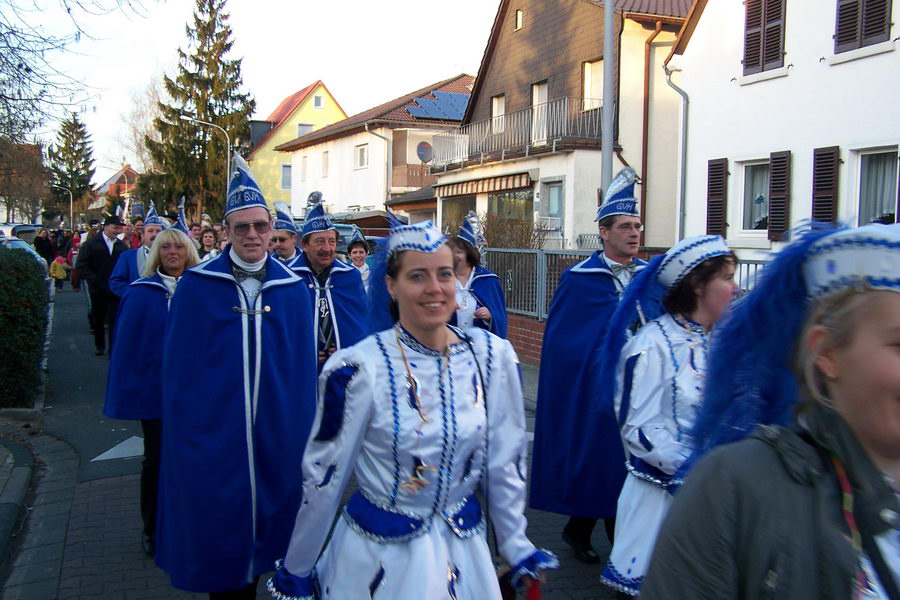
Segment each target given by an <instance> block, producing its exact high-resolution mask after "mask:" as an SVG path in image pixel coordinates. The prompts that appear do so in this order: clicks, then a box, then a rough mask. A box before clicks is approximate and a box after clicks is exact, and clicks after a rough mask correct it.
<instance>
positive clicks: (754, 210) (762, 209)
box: [743, 164, 769, 229]
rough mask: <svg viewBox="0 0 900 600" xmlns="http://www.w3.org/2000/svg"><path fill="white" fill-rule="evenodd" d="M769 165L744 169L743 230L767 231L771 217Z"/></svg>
mask: <svg viewBox="0 0 900 600" xmlns="http://www.w3.org/2000/svg"><path fill="white" fill-rule="evenodd" d="M768 194H769V165H767V164H765V165H747V166H746V167H744V225H743V229H765V228H766V227H767V224H768V220H769V219H768V217H769V197H768Z"/></svg>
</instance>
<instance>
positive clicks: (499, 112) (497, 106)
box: [491, 94, 506, 134]
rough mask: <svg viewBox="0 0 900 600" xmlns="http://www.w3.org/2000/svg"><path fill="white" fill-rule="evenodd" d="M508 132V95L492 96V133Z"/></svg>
mask: <svg viewBox="0 0 900 600" xmlns="http://www.w3.org/2000/svg"><path fill="white" fill-rule="evenodd" d="M504 131H506V94H497V95H496V96H491V133H493V134H497V133H503V132H504Z"/></svg>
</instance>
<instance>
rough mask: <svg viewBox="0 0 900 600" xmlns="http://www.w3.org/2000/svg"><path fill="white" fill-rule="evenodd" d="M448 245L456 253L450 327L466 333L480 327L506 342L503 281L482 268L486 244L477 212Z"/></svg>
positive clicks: (454, 254) (470, 215)
mask: <svg viewBox="0 0 900 600" xmlns="http://www.w3.org/2000/svg"><path fill="white" fill-rule="evenodd" d="M447 244H448V245H449V246H450V249H451V250H453V270H454V272H455V274H456V304H457V307H456V311H455V312H454V314H453V319H451V320H450V324H451V325H457V326H458V327H460V328H461V329H462V330H463V331H465V330H466V329H468V328H470V327H480V328H482V329H487V330H488V331H490V332H491V333H493V334H494V335H498V336H500V337H502V338H503V339H506V327H507V322H508V321H507V318H506V299H505V298H504V297H503V288H502V287H500V278H499V277H497V276H496V275H495V274H494V273H492V272H491V271H490V270H488V269H487V268H485V267H482V266H481V248H482V247H484V245H485V240H484V235H482V233H481V224H480V222H479V220H478V215H476V214H475V212H474V211H469V214H467V215H466V218H465V220H464V221H463V224H462V227H460V228H459V233H458V234H457V235H456V236H455V237H452V238H450V239H449V240H448V241H447Z"/></svg>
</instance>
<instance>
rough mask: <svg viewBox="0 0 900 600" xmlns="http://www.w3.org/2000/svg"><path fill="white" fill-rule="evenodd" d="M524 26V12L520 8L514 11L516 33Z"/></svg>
mask: <svg viewBox="0 0 900 600" xmlns="http://www.w3.org/2000/svg"><path fill="white" fill-rule="evenodd" d="M524 25H525V11H524V10H522V9H521V8H520V9H519V10H517V11H516V29H515V31H518V30H520V29H522V27H523V26H524Z"/></svg>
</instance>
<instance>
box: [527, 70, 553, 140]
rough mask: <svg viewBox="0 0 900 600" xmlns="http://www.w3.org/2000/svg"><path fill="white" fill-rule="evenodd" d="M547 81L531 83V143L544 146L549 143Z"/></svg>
mask: <svg viewBox="0 0 900 600" xmlns="http://www.w3.org/2000/svg"><path fill="white" fill-rule="evenodd" d="M548 113H549V111H548V110H547V82H546V81H542V82H540V83H533V84H532V85H531V144H532V145H533V146H542V145H544V144H546V143H547V124H548V117H549V114H548Z"/></svg>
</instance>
